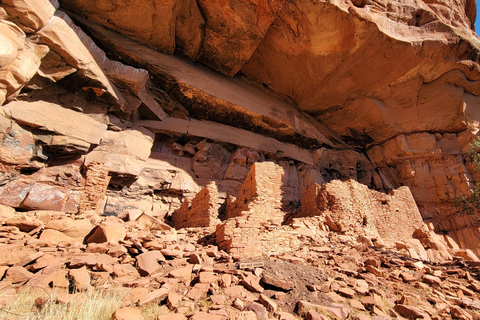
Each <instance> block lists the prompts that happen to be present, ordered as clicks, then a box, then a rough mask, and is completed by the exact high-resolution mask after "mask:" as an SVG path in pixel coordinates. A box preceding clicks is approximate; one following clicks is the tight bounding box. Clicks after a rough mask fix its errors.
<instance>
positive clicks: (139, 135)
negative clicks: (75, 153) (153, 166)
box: [85, 128, 154, 176]
mask: <svg viewBox="0 0 480 320" xmlns="http://www.w3.org/2000/svg"><path fill="white" fill-rule="evenodd" d="M153 139H154V135H153V133H152V132H150V131H148V130H147V129H144V128H134V129H128V130H125V131H121V132H115V131H107V132H106V133H105V136H104V137H103V139H102V141H101V143H100V145H99V146H98V147H96V148H95V149H94V150H93V151H92V152H90V153H89V154H88V155H87V156H86V158H85V164H86V165H89V164H90V163H92V162H97V163H102V164H103V165H104V166H105V167H106V168H108V171H109V172H111V173H116V174H119V175H132V176H138V175H139V174H140V173H141V172H142V169H143V165H144V164H145V161H146V160H147V159H148V157H149V155H150V150H151V148H152V144H153Z"/></svg>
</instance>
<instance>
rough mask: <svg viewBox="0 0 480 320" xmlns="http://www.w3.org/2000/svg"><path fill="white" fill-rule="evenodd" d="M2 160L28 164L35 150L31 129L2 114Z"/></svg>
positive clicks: (8, 162) (0, 153) (0, 155)
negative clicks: (26, 128) (28, 129)
mask: <svg viewBox="0 0 480 320" xmlns="http://www.w3.org/2000/svg"><path fill="white" fill-rule="evenodd" d="M0 129H1V130H2V132H3V133H2V135H1V136H0V138H1V139H2V140H1V145H0V147H1V148H0V162H2V163H7V164H13V165H28V164H29V163H30V159H31V158H32V157H33V155H34V152H35V139H34V137H33V135H32V133H30V132H29V131H27V130H25V129H23V128H22V127H20V126H19V125H18V124H17V123H15V122H13V121H11V120H10V119H7V118H5V117H3V116H1V115H0Z"/></svg>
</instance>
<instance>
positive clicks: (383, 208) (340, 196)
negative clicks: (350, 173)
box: [296, 180, 424, 241]
mask: <svg viewBox="0 0 480 320" xmlns="http://www.w3.org/2000/svg"><path fill="white" fill-rule="evenodd" d="M313 216H322V217H324V223H326V224H327V225H328V226H329V228H330V229H331V230H333V231H339V232H343V233H349V234H355V235H359V236H360V235H362V236H367V237H374V238H375V237H380V238H382V239H383V240H390V241H395V240H407V239H411V238H412V236H413V234H414V232H415V230H416V229H418V228H420V227H422V226H423V225H424V223H423V220H422V217H421V215H420V212H419V211H418V208H417V206H416V204H415V201H414V199H413V197H412V194H411V193H410V190H409V189H408V187H401V188H398V189H396V190H393V191H392V192H391V193H390V194H384V193H381V192H377V191H374V190H370V189H368V187H366V186H365V185H362V184H360V183H358V182H356V181H354V180H348V181H346V182H342V181H339V180H334V181H331V182H329V183H327V184H324V185H322V186H319V185H317V184H312V185H310V186H309V187H308V188H307V190H306V191H305V196H304V197H303V198H302V209H301V211H300V212H299V214H297V215H296V217H313ZM398 226H402V227H401V228H399V227H398Z"/></svg>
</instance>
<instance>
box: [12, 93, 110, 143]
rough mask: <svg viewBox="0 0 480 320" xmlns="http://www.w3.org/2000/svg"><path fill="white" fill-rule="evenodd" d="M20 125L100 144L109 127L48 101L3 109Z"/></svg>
mask: <svg viewBox="0 0 480 320" xmlns="http://www.w3.org/2000/svg"><path fill="white" fill-rule="evenodd" d="M3 110H4V112H5V113H6V114H7V115H8V116H9V117H10V118H12V119H14V120H15V121H18V122H19V123H22V124H25V125H28V126H31V127H34V128H41V129H44V130H48V131H52V132H57V133H60V134H63V135H66V136H70V137H73V138H77V139H80V140H83V141H86V142H88V143H91V144H99V143H100V140H101V139H102V137H103V136H104V134H105V131H106V129H107V126H106V125H105V124H103V123H100V122H98V121H95V120H93V119H92V118H90V117H89V116H87V115H85V114H82V113H80V112H75V111H73V110H70V109H66V108H63V107H61V106H60V105H58V104H55V103H49V102H46V101H37V102H34V103H32V102H26V101H15V102H11V103H9V104H7V105H5V106H4V107H3Z"/></svg>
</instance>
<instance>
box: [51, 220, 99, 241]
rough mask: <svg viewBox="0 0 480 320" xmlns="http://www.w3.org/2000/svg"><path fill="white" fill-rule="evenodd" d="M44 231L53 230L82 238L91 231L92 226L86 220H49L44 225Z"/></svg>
mask: <svg viewBox="0 0 480 320" xmlns="http://www.w3.org/2000/svg"><path fill="white" fill-rule="evenodd" d="M45 229H53V230H57V231H60V232H61V233H63V234H65V235H67V236H69V237H72V238H80V239H82V240H81V241H82V242H83V238H85V236H87V235H88V234H89V233H90V231H92V229H93V225H92V223H91V222H90V220H88V219H80V220H73V219H70V218H66V219H60V220H50V221H49V222H47V224H46V225H45Z"/></svg>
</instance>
